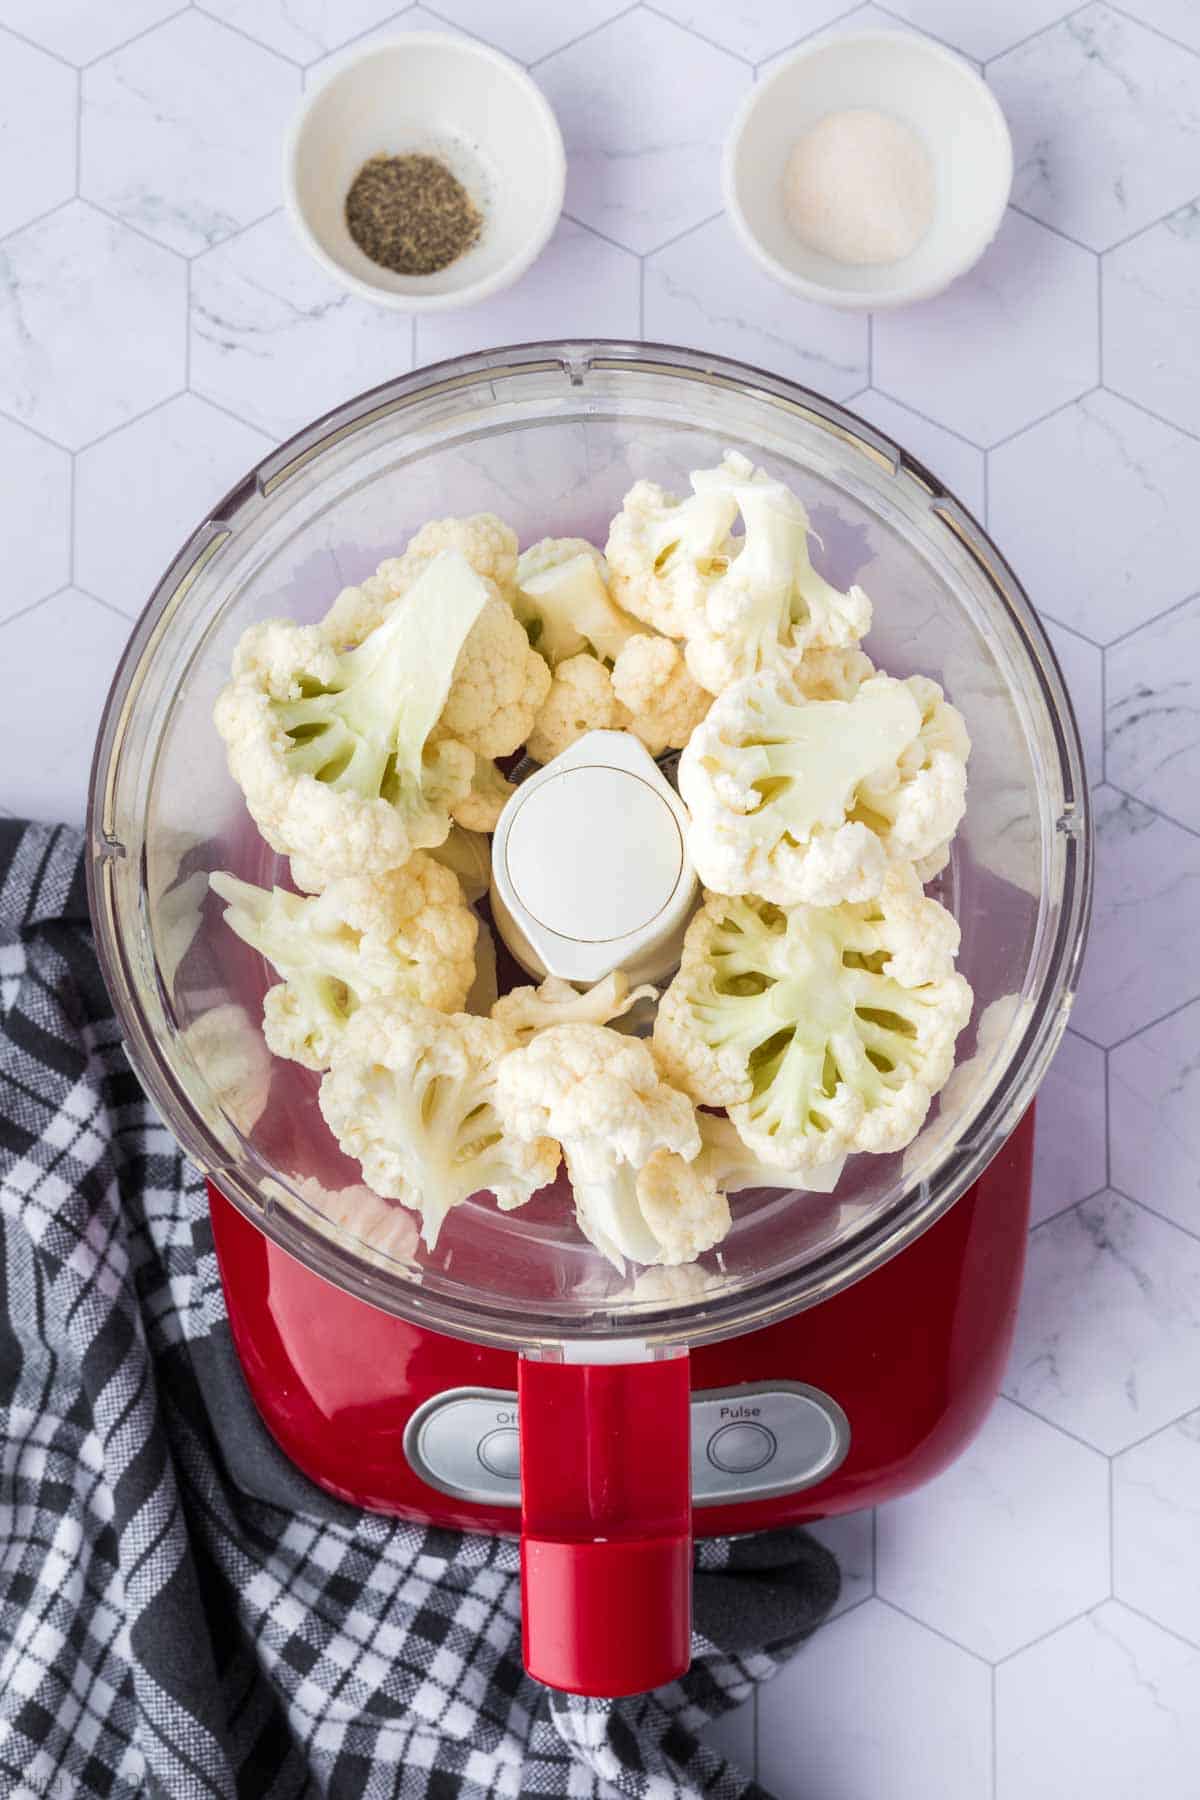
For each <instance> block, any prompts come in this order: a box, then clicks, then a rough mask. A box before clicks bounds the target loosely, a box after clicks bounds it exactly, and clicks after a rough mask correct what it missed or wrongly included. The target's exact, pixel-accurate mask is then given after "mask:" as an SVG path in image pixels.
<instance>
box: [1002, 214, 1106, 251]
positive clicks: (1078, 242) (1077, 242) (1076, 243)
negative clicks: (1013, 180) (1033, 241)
mask: <svg viewBox="0 0 1200 1800" xmlns="http://www.w3.org/2000/svg"><path fill="white" fill-rule="evenodd" d="M1008 210H1009V212H1015V213H1017V214H1019V216H1020V217H1021V218H1022V219H1028V221H1029V223H1030V224H1031V225H1040V226H1041V227H1042V230H1043V231H1049V232H1050V233H1051V234H1052V235H1053V236H1054V237H1056V238H1061V239H1062V241H1063V243H1064V244H1070V245H1071V247H1072V248H1073V249H1075V250H1082V251H1083V253H1084V255H1085V256H1092V257H1095V259H1096V261H1097V262H1099V260H1100V257H1101V256H1102V255H1103V251H1101V250H1097V249H1096V248H1095V246H1094V245H1093V244H1085V243H1084V242H1083V241H1082V239H1080V238H1077V237H1072V236H1071V233H1070V232H1069V231H1064V230H1063V228H1062V226H1061V225H1055V224H1054V223H1053V221H1052V220H1050V219H1043V218H1042V217H1041V215H1040V214H1038V213H1035V212H1030V211H1029V209H1028V207H1024V206H1021V205H1020V204H1019V203H1018V202H1017V201H1016V200H1010V201H1009V203H1008Z"/></svg>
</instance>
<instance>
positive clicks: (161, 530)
mask: <svg viewBox="0 0 1200 1800" xmlns="http://www.w3.org/2000/svg"><path fill="white" fill-rule="evenodd" d="M272 442H273V440H272V439H271V438H269V437H267V436H265V435H264V434H263V433H262V432H259V431H253V430H252V429H251V428H250V426H248V425H243V424H242V423H241V422H240V420H238V419H231V418H230V417H229V416H228V414H227V413H222V412H218V411H217V409H216V408H215V407H213V406H209V405H208V404H207V402H205V401H203V400H197V399H196V397H195V395H194V394H183V395H181V396H180V398H179V399H178V400H170V401H168V403H167V404H166V406H160V407H157V408H156V409H155V410H154V412H152V413H148V414H147V415H146V417H145V418H143V419H138V420H137V421H136V422H135V423H134V424H132V425H126V426H125V427H124V428H123V429H122V430H120V431H114V432H113V433H112V435H111V436H109V437H106V438H103V439H102V440H101V441H100V443H98V444H92V445H91V446H90V448H88V449H87V450H82V451H80V453H79V457H78V459H77V461H76V464H75V579H76V581H78V583H79V584H80V586H81V587H84V588H86V589H87V590H88V592H89V593H92V594H96V595H98V596H99V598H100V599H101V600H107V601H108V602H109V603H110V604H111V605H113V606H116V607H119V608H120V610H121V611H122V612H123V613H127V614H129V615H131V616H136V614H137V613H138V612H139V611H140V610H141V608H142V606H143V605H144V604H145V602H146V600H147V598H148V597H149V594H150V590H151V588H152V587H153V586H154V583H155V582H156V581H157V580H158V578H159V576H160V575H161V574H162V573H163V572H164V570H165V569H166V567H167V564H168V563H169V562H170V561H171V558H172V557H173V556H174V555H175V553H176V551H177V550H178V549H179V548H180V546H181V545H182V544H183V542H184V540H185V538H186V537H187V536H188V534H189V532H191V531H192V530H194V529H195V527H196V526H197V525H198V524H199V522H200V520H201V519H202V518H203V517H204V514H205V513H206V512H207V511H208V510H209V508H210V507H211V506H212V505H213V503H214V502H215V501H217V500H219V499H220V498H221V496H222V494H224V493H225V492H226V491H227V490H228V489H229V488H231V487H232V486H233V484H234V482H235V481H236V480H237V479H238V478H239V476H241V475H243V474H244V473H245V472H246V470H247V469H248V468H249V467H250V466H251V465H252V464H253V463H256V462H258V461H259V460H260V458H262V457H263V456H265V455H266V453H267V451H268V450H269V449H270V448H271V445H272ZM132 496H136V504H137V510H138V529H137V531H136V532H131V531H130V530H129V518H128V510H127V509H128V507H129V505H130V499H131V497H132Z"/></svg>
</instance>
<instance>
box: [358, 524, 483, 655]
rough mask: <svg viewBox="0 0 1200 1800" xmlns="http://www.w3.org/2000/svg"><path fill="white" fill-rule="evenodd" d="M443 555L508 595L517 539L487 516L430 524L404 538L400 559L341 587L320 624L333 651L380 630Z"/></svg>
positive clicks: (382, 565)
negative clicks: (453, 556) (451, 553)
mask: <svg viewBox="0 0 1200 1800" xmlns="http://www.w3.org/2000/svg"><path fill="white" fill-rule="evenodd" d="M443 550H457V551H458V553H459V555H460V556H462V557H463V558H465V560H466V561H467V562H468V563H469V564H470V565H471V567H472V568H473V569H474V571H475V573H476V574H477V575H482V576H483V578H484V580H485V581H494V582H495V584H496V586H497V587H498V588H499V590H500V592H501V594H502V595H504V596H505V597H507V596H508V595H509V594H510V593H511V592H512V587H513V580H514V577H515V575H516V569H517V534H516V532H515V531H513V530H512V529H511V527H510V526H508V525H506V524H505V523H504V521H503V520H502V519H498V518H496V516H495V515H494V514H493V513H475V514H474V515H473V516H472V517H470V518H466V519H430V521H429V523H428V524H427V525H422V527H421V529H420V531H418V532H417V534H416V536H415V537H413V538H410V539H409V542H408V545H407V548H406V549H405V551H404V554H403V555H402V556H389V557H388V558H387V559H386V560H385V561H384V562H381V563H380V565H379V568H378V569H377V570H376V572H375V574H374V575H369V576H368V577H367V579H366V580H365V581H364V582H361V583H360V584H359V585H358V586H357V587H348V588H343V589H342V591H341V593H340V594H339V595H338V597H337V599H336V600H335V601H334V603H333V605H332V606H331V607H330V609H329V611H328V613H327V614H326V615H325V619H324V621H323V623H322V630H323V631H324V632H325V633H326V635H327V636H328V638H329V640H330V642H331V643H332V644H335V645H336V646H337V647H338V648H339V649H341V648H343V647H344V646H346V645H348V644H361V643H362V641H363V639H364V638H365V637H366V635H367V633H368V632H370V631H374V629H375V627H376V626H377V625H381V624H382V623H383V620H384V619H385V617H386V616H387V614H388V613H389V612H390V611H391V609H392V605H393V603H394V602H395V601H397V600H399V599H400V597H401V596H402V595H403V594H407V593H408V591H409V589H410V588H411V587H412V586H413V585H414V584H415V583H416V582H417V581H418V580H419V579H420V577H421V576H422V575H423V574H424V573H425V571H426V569H427V568H428V567H429V565H430V563H431V562H432V561H433V560H434V558H435V557H437V556H439V555H440V554H441V553H442V551H443Z"/></svg>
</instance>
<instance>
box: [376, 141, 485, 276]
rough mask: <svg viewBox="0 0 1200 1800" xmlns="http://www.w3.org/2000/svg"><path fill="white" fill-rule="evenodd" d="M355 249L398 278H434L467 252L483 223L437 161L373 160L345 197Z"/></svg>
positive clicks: (418, 158) (453, 178)
mask: <svg viewBox="0 0 1200 1800" xmlns="http://www.w3.org/2000/svg"><path fill="white" fill-rule="evenodd" d="M346 224H347V226H348V228H349V231H350V236H351V237H352V238H353V239H354V241H355V243H356V244H357V245H358V247H359V249H360V250H362V251H363V252H364V254H365V255H367V256H369V257H370V258H371V261H372V262H377V263H379V264H381V265H382V267H383V268H385V269H393V270H395V272H396V274H398V275H432V274H433V273H434V271H435V270H437V269H444V268H446V266H447V265H448V264H449V263H452V262H454V261H455V260H456V259H457V258H458V257H460V256H461V255H462V254H463V252H464V250H469V249H470V248H471V245H472V244H473V243H474V242H475V241H476V239H477V238H478V236H479V233H480V230H481V228H482V225H483V219H482V217H481V216H480V213H479V211H478V209H477V207H476V206H475V204H474V202H473V201H472V199H471V196H470V195H469V194H468V193H467V190H466V188H465V187H464V186H463V185H462V182H461V181H459V180H458V178H457V177H456V176H454V175H452V174H451V173H450V171H449V169H448V168H447V167H446V165H445V163H442V162H439V161H438V160H437V158H436V157H435V156H421V155H415V154H414V155H410V156H372V157H371V158H370V160H369V161H368V162H365V163H364V164H363V166H362V168H361V169H360V170H359V172H358V174H357V175H356V176H355V178H354V182H353V185H352V186H351V189H350V192H349V193H348V194H347V195H346Z"/></svg>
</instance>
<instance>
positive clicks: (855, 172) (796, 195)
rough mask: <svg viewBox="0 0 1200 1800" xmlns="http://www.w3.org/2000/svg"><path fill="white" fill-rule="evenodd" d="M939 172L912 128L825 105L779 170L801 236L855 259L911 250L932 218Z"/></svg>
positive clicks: (835, 255)
mask: <svg viewBox="0 0 1200 1800" xmlns="http://www.w3.org/2000/svg"><path fill="white" fill-rule="evenodd" d="M936 185H937V184H936V176H935V173H934V168H933V163H932V161H931V160H930V156H929V152H928V151H927V150H926V148H925V146H924V144H923V143H922V142H921V140H920V138H919V137H918V136H917V134H916V132H915V131H913V130H911V128H910V127H909V126H907V125H905V124H903V123H901V121H900V120H899V119H895V118H892V117H891V116H890V115H889V114H887V113H881V112H874V111H872V110H870V109H868V108H866V107H853V108H851V109H849V110H848V111H846V112H836V113H827V114H826V116H825V117H824V118H823V119H819V120H818V121H817V123H816V124H815V125H814V126H812V127H811V129H810V130H808V131H806V132H805V133H804V134H803V136H802V137H800V138H799V139H798V140H797V142H796V144H795V146H794V148H793V150H792V153H791V155H790V157H789V158H788V162H787V167H786V170H785V172H784V178H783V186H784V211H785V213H786V215H787V220H788V223H789V225H790V226H791V228H792V230H793V231H794V232H795V233H796V236H797V237H798V238H799V239H800V241H801V243H802V244H804V245H805V247H806V248H807V249H809V250H814V251H816V252H817V253H818V254H819V255H821V256H828V257H830V258H832V260H833V261H834V262H840V263H853V264H857V265H858V266H859V267H863V266H878V265H880V264H883V263H895V262H900V261H902V260H903V258H904V257H906V256H909V255H911V253H912V252H913V251H914V250H915V249H916V247H917V245H918V244H919V243H920V242H921V239H922V238H923V237H924V236H925V233H926V232H927V231H928V229H929V227H930V225H931V223H932V221H933V213H934V203H935V195H936Z"/></svg>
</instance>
